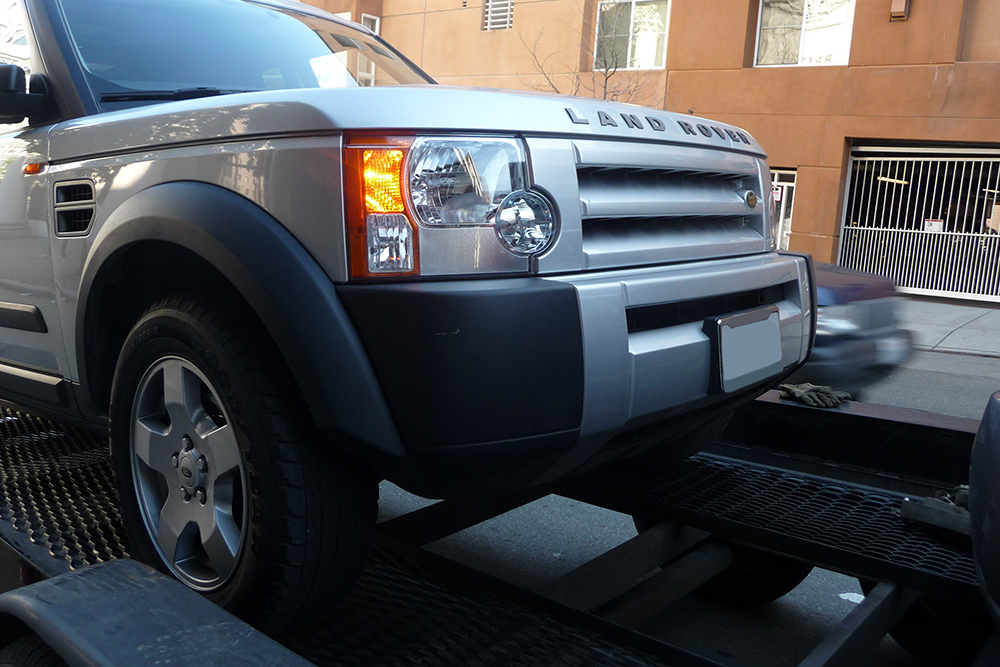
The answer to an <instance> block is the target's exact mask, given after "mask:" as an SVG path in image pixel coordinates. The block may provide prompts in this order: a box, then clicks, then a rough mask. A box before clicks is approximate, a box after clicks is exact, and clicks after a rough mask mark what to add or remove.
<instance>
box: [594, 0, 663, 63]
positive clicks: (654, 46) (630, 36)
mask: <svg viewBox="0 0 1000 667" xmlns="http://www.w3.org/2000/svg"><path fill="white" fill-rule="evenodd" d="M597 12H598V13H597V42H596V44H595V45H594V69H595V70H602V71H613V70H618V69H661V68H663V66H664V64H665V62H666V53H667V23H668V22H669V17H670V0H631V2H615V1H612V2H602V3H600V5H599V6H598V10H597Z"/></svg>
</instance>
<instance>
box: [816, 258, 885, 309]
mask: <svg viewBox="0 0 1000 667" xmlns="http://www.w3.org/2000/svg"><path fill="white" fill-rule="evenodd" d="M815 271H816V287H817V291H818V292H819V293H818V294H817V296H816V302H817V304H818V305H820V306H835V305H837V304H839V303H848V302H850V301H868V300H870V299H882V298H885V297H888V296H896V294H897V293H896V285H895V284H894V283H893V282H892V281H891V280H889V279H888V278H882V277H881V276H876V275H873V274H871V273H862V272H861V271H855V270H853V269H847V268H844V267H842V266H836V265H834V264H827V263H825V262H816V263H815Z"/></svg>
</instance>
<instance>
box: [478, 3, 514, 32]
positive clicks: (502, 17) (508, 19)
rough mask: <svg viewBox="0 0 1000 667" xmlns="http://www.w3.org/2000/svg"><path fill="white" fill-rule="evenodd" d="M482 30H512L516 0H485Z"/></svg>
mask: <svg viewBox="0 0 1000 667" xmlns="http://www.w3.org/2000/svg"><path fill="white" fill-rule="evenodd" d="M480 27H481V28H482V30H484V31H487V32H492V31H494V30H510V29H511V28H513V27H514V0H483V17H482V22H481V24H480Z"/></svg>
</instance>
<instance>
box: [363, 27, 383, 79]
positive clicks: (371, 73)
mask: <svg viewBox="0 0 1000 667" xmlns="http://www.w3.org/2000/svg"><path fill="white" fill-rule="evenodd" d="M366 19H367V20H369V21H370V22H371V23H373V24H374V27H369V26H367V25H365V20H366ZM360 23H361V26H362V27H365V28H368V29H369V30H371V31H372V32H373V33H375V34H376V35H377V34H378V33H379V29H380V28H381V26H382V19H380V18H379V17H378V16H372V15H371V14H362V15H361V21H360ZM358 58H364V59H365V60H366V61H367V66H366V67H365V69H364V71H362V63H361V62H359V63H358V85H359V86H374V85H375V61H373V60H371V59H370V58H365V56H364V55H363V54H360V53H359V54H358Z"/></svg>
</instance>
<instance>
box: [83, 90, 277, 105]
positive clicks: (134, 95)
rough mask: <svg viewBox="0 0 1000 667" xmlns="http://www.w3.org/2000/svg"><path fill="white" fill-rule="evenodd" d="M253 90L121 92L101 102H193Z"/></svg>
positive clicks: (108, 96) (106, 97)
mask: <svg viewBox="0 0 1000 667" xmlns="http://www.w3.org/2000/svg"><path fill="white" fill-rule="evenodd" d="M253 92H257V91H254V90H221V89H219V88H180V89H178V90H130V91H127V92H126V91H123V92H113V93H101V101H102V102H149V101H159V100H163V101H175V100H193V99H196V98H199V97H213V96H215V95H233V94H235V93H253Z"/></svg>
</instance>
